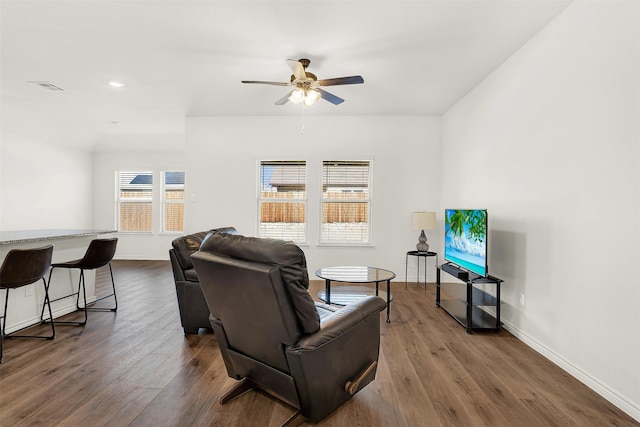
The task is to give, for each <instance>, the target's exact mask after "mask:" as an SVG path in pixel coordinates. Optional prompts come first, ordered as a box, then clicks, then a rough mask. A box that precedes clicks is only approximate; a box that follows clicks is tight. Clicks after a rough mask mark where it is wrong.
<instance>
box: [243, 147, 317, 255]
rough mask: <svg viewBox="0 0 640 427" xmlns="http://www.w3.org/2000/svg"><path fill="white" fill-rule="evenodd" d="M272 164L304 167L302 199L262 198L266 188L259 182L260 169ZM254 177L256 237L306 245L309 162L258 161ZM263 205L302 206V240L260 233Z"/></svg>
mask: <svg viewBox="0 0 640 427" xmlns="http://www.w3.org/2000/svg"><path fill="white" fill-rule="evenodd" d="M268 163H274V166H277V164H278V163H280V164H282V165H286V164H288V163H289V164H292V165H293V164H295V163H300V164H303V165H304V197H303V198H292V199H282V198H269V197H263V196H262V194H263V190H265V189H266V188H267V187H266V186H265V185H264V184H263V183H262V182H261V179H262V167H263V166H264V165H265V164H268ZM256 175H257V179H256V181H257V185H256V189H257V195H256V198H257V203H256V235H257V236H258V237H271V238H280V239H284V240H292V241H294V242H295V243H296V244H297V245H307V240H308V223H309V203H308V200H309V182H308V181H309V162H308V161H307V160H305V159H259V160H257V161H256ZM263 203H296V204H303V205H304V212H305V214H304V221H303V222H302V223H300V224H302V238H299V237H298V238H294V237H289V236H284V235H280V236H278V235H274V234H268V233H264V232H263V231H262V226H261V225H262V221H261V220H262V218H261V206H262V204H263Z"/></svg>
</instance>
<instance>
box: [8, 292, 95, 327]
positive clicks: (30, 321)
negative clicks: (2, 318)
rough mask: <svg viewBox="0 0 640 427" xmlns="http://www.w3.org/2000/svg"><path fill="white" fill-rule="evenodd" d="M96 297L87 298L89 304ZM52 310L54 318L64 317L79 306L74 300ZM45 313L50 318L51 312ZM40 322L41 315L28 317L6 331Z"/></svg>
mask: <svg viewBox="0 0 640 427" xmlns="http://www.w3.org/2000/svg"><path fill="white" fill-rule="evenodd" d="M96 299H97V298H96V297H95V296H94V297H91V298H87V304H91V303H92V302H95V301H96ZM52 311H53V313H52V314H53V318H54V319H57V318H58V317H62V316H64V315H66V314H69V313H73V312H74V311H78V308H77V307H76V304H75V302H74V303H71V304H68V305H65V306H64V307H60V308H57V309H56V310H52ZM45 314H46V315H47V318H48V315H49V313H48V312H46V310H45ZM39 324H40V316H37V317H33V318H31V319H27V320H25V321H23V322H20V323H18V324H15V325H7V327H6V332H7V334H11V333H13V332H16V331H19V330H21V329H24V328H28V327H31V326H36V325H39Z"/></svg>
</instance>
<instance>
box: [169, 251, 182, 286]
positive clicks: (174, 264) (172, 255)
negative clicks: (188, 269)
mask: <svg viewBox="0 0 640 427" xmlns="http://www.w3.org/2000/svg"><path fill="white" fill-rule="evenodd" d="M169 259H170V260H171V270H173V280H174V281H175V282H176V283H177V282H180V281H184V280H186V279H185V277H184V270H182V266H181V265H180V261H178V255H177V254H176V250H175V249H169Z"/></svg>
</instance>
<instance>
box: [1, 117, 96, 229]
mask: <svg viewBox="0 0 640 427" xmlns="http://www.w3.org/2000/svg"><path fill="white" fill-rule="evenodd" d="M64 138H65V133H64V132H62V133H61V132H59V129H58V128H57V127H54V126H50V125H49V124H48V123H46V122H45V121H40V120H38V119H37V118H35V117H29V115H28V114H25V113H23V112H20V111H19V110H15V109H10V108H8V107H3V110H2V132H1V134H0V178H1V180H0V229H1V230H33V229H43V228H76V229H78V228H91V227H92V224H93V210H92V209H93V207H92V200H93V174H92V166H93V164H92V153H91V152H90V151H86V150H80V149H77V148H73V147H70V146H67V145H65V144H64V143H63V141H60V140H61V139H64Z"/></svg>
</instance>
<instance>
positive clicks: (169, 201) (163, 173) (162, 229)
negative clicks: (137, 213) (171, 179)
mask: <svg viewBox="0 0 640 427" xmlns="http://www.w3.org/2000/svg"><path fill="white" fill-rule="evenodd" d="M168 172H174V173H175V172H177V173H182V174H184V177H185V178H184V180H183V182H182V184H167V182H166V178H167V173H168ZM160 178H161V179H160V218H161V221H160V232H161V233H164V234H183V233H184V207H185V203H184V200H185V199H184V198H182V199H167V198H166V190H172V189H178V190H180V189H181V190H182V192H183V194H186V193H184V192H185V190H186V173H185V171H183V170H175V169H173V170H166V171H161V172H160ZM171 204H180V205H182V206H183V210H182V212H183V216H182V229H181V230H167V209H166V208H167V205H171Z"/></svg>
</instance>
